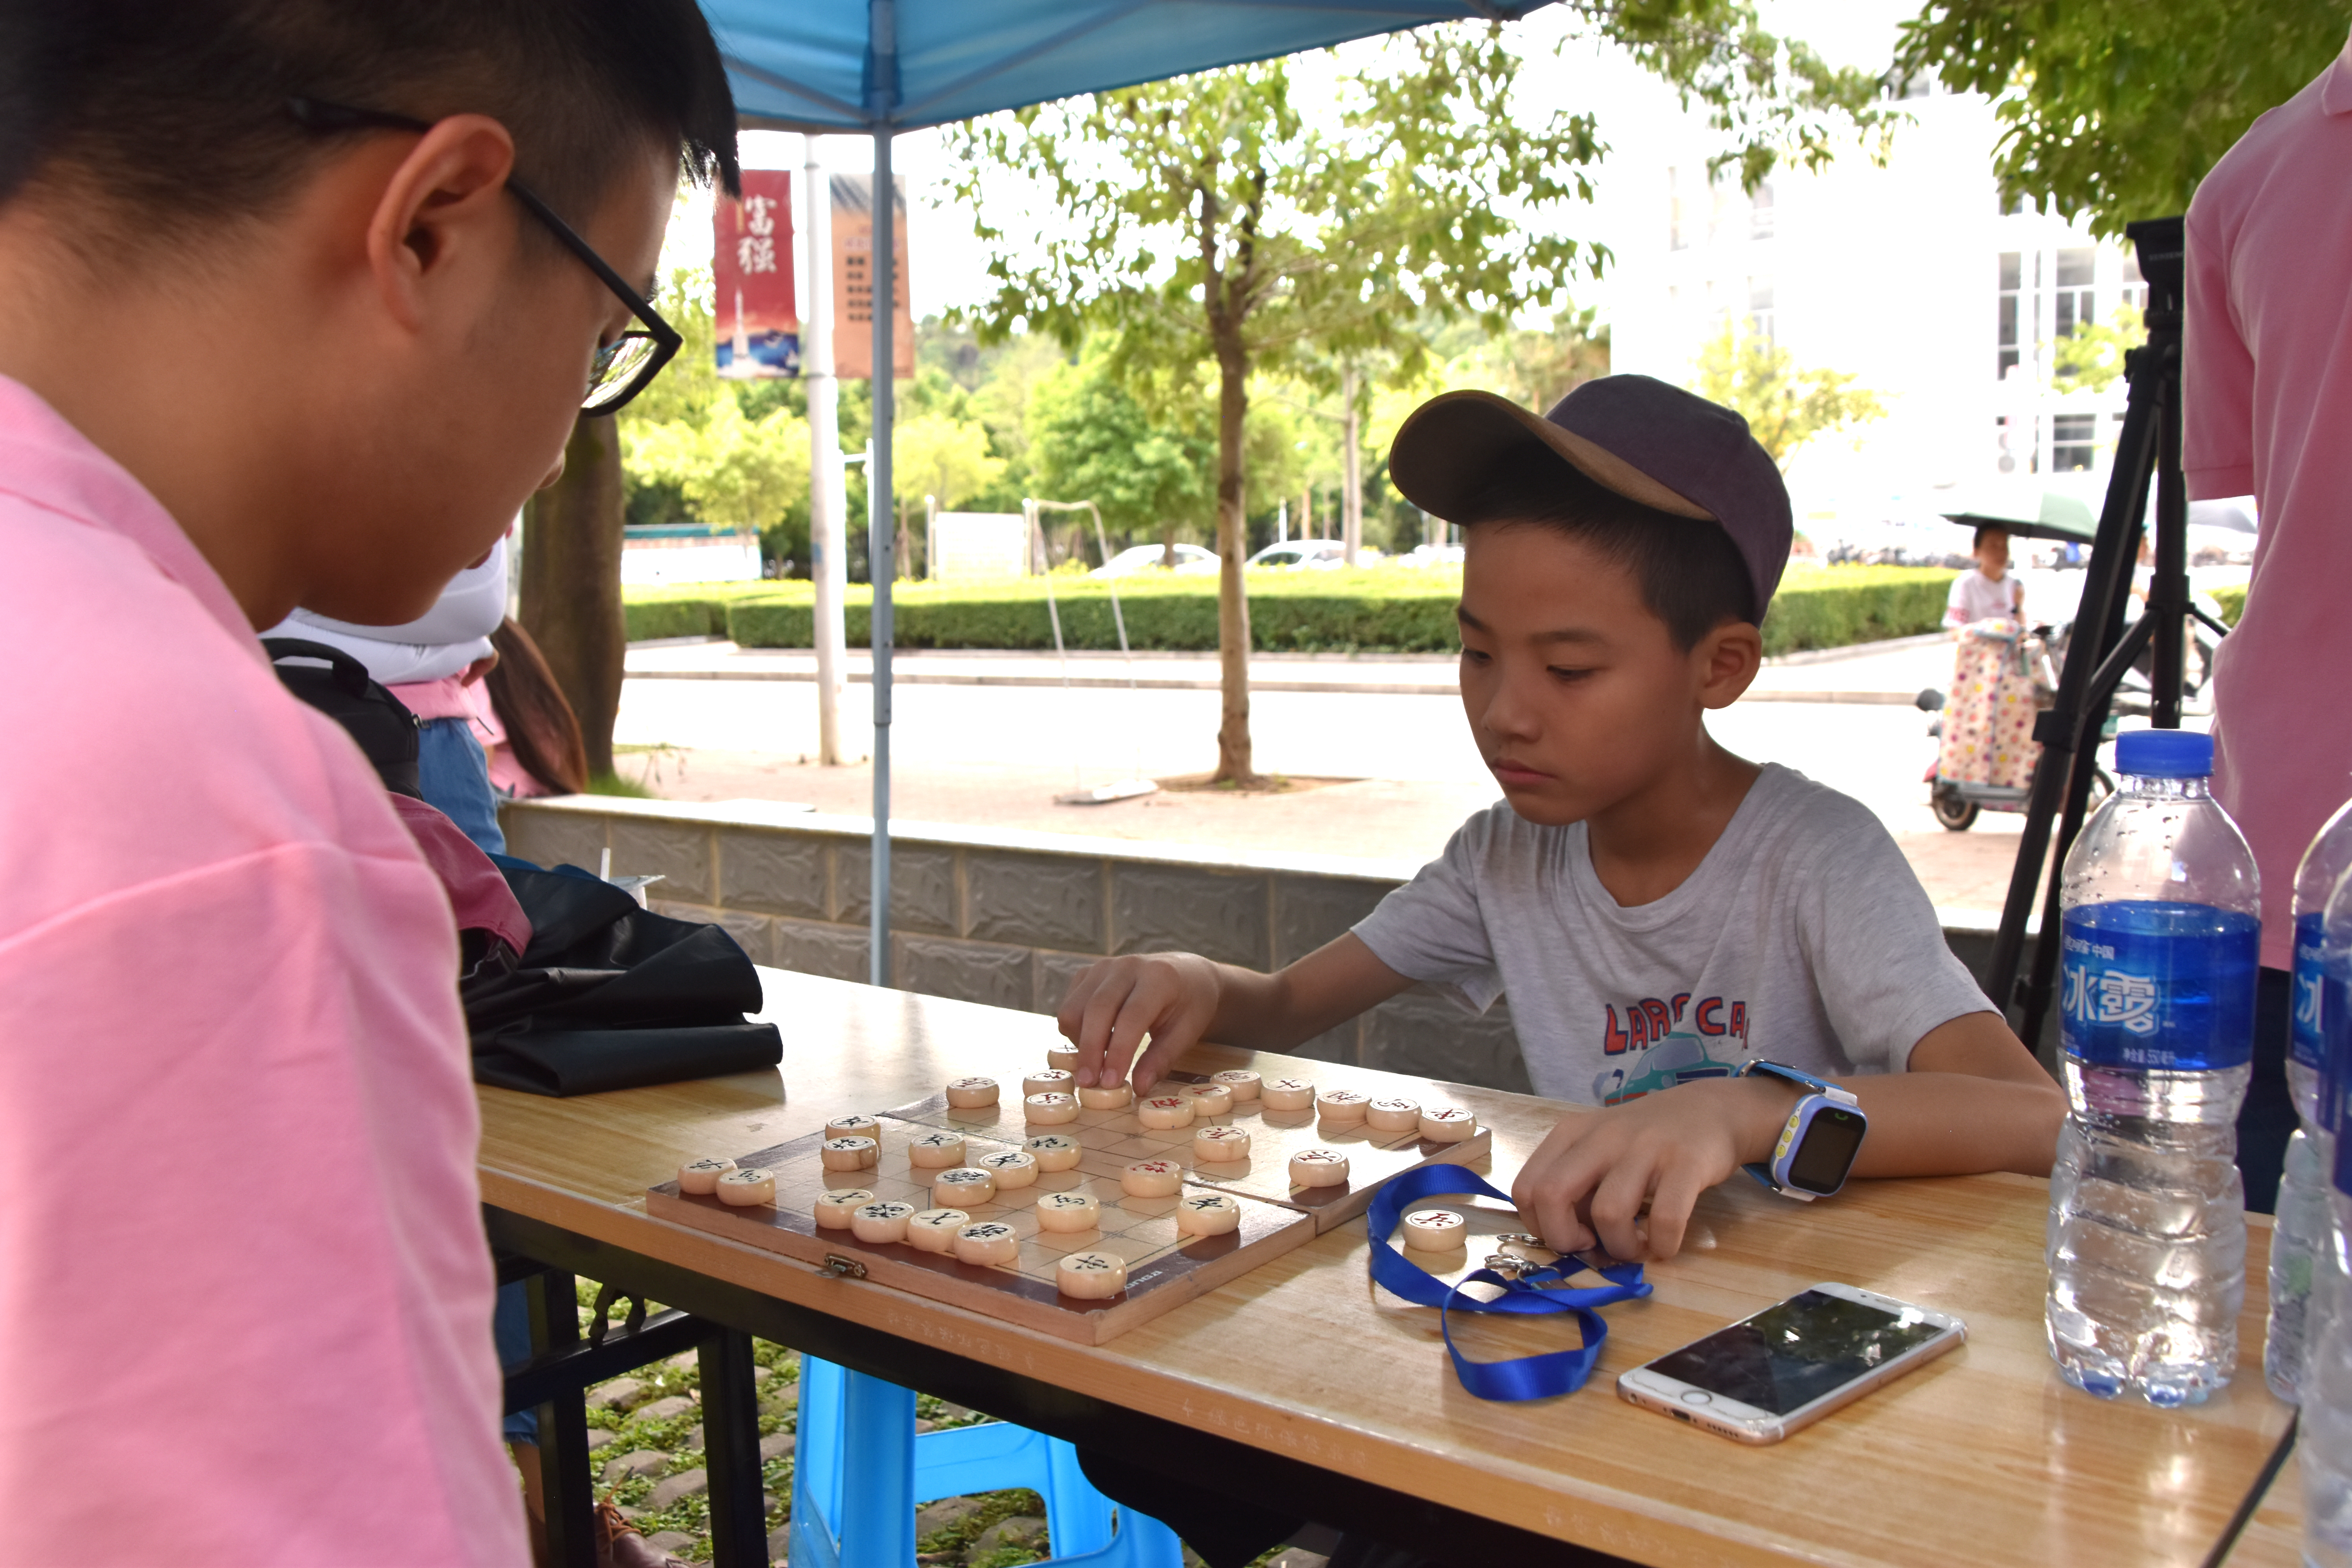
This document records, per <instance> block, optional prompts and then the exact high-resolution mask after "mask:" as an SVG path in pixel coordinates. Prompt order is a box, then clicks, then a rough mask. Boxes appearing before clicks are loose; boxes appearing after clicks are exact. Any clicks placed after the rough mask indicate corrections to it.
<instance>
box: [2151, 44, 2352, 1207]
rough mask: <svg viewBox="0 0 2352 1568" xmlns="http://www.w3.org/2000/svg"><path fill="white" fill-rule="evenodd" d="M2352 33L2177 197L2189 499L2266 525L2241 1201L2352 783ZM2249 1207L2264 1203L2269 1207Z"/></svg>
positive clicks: (2241, 805) (2246, 683) (2258, 578)
mask: <svg viewBox="0 0 2352 1568" xmlns="http://www.w3.org/2000/svg"><path fill="white" fill-rule="evenodd" d="M2347 169H2352V41H2347V44H2346V46H2345V48H2344V51H2343V53H2341V54H2339V55H2338V56H2337V57H2336V59H2335V61H2334V62H2333V63H2332V64H2330V65H2329V66H2328V68H2326V70H2325V71H2322V72H2321V73H2320V75H2319V77H2318V79H2316V80H2315V81H2314V82H2312V83H2311V85H2310V86H2308V87H2306V88H2305V89H2303V90H2302V91H2301V92H2299V93H2297V94H2295V95H2294V98H2292V99H2290V100H2287V101H2286V102H2285V103H2283V104H2281V105H2280V106H2279V107H2278V108H2276V109H2273V110H2270V111H2269V112H2268V113H2266V114H2264V115H2263V117H2262V118H2261V119H2259V120H2257V121H2254V123H2253V124H2252V126H2251V127H2250V128H2249V129H2248V130H2247V132H2246V133H2245V135H2244V136H2243V137H2242V138H2240V139H2239V142H2238V143H2237V145H2236V146H2234V147H2232V148H2231V149H2230V151H2229V152H2228V153H2225V154H2223V156H2222V158H2221V162H2220V163H2217V164H2215V165H2214V166H2213V171H2212V173H2210V174H2207V175H2206V176H2205V178H2204V181H2203V182H2202V183H2201V184H2199V185H2198V187H2197V196H2196V199H2195V200H2194V201H2193V202H2191V203H2190V204H2189V224H2188V240H2189V254H2188V279H2187V289H2186V294H2185V299H2184V304H2185V305H2186V312H2185V320H2184V322H2183V330H2184V333H2185V341H2184V342H2183V345H2182V353H2181V374H2182V413H2183V430H2182V440H2183V447H2184V451H2183V466H2184V467H2185V468H2187V470H2188V477H2189V495H2190V496H2191V497H2193V498H2196V499H2199V500H2205V499H2210V498H2214V497H2221V496H2241V495H2252V496H2253V497H2255V498H2256V500H2257V501H2258V502H2259V507H2258V513H2259V516H2260V519H2261V531H2260V532H2259V533H2258V534H2257V535H2256V536H2255V540H2254V571H2253V580H2252V583H2251V584H2249V586H2248V588H2247V591H2246V603H2245V608H2244V611H2243V612H2242V615H2241V616H2240V617H2239V620H2238V625H2237V626H2236V628H2235V629H2234V630H2232V631H2231V633H2230V635H2229V636H2228V637H2224V638H2223V639H2222V640H2221V648H2220V651H2219V653H2218V655H2217V656H2216V658H2215V659H2214V668H2213V694H2214V695H2213V763H2214V772H2213V793H2214V794H2215V795H2217V796H2218V797H2219V798H2220V799H2221V803H2222V805H2225V806H2227V807H2228V808H2229V811H2230V814H2231V816H2233V817H2235V818H2236V819H2237V822H2238V826H2240V827H2242V828H2243V829H2244V830H2245V835H2246V842H2247V843H2248V844H2249V845H2250V846H2251V847H2252V849H2253V852H2254V862H2255V865H2256V866H2257V867H2258V868H2260V870H2261V872H2262V883H2263V981H2262V987H2261V991H2260V993H2259V1007H2258V1014H2257V1019H2256V1025H2255V1042H2254V1079H2253V1082H2252V1085H2251V1086H2250V1087H2249V1089H2248V1093H2247V1099H2246V1110H2245V1113H2244V1115H2243V1116H2242V1118H2241V1120H2240V1122H2239V1128H2240V1132H2239V1143H2240V1159H2239V1163H2240V1164H2241V1165H2242V1167H2243V1168H2244V1170H2245V1172H2246V1176H2247V1183H2246V1185H2247V1201H2248V1205H2249V1206H2255V1199H2256V1197H2257V1196H2258V1195H2259V1193H2258V1189H2259V1190H2261V1191H2266V1190H2268V1187H2269V1185H2270V1184H2274V1183H2275V1181H2276V1178H2277V1172H2278V1169H2279V1162H2280V1160H2281V1159H2282V1158H2283V1157H2284V1149H2285V1141H2286V1136H2287V1133H2288V1132H2289V1131H2292V1130H2293V1128H2294V1110H2293V1108H2292V1106H2291V1105H2290V1104H2289V1103H2288V1100H2287V1092H2286V1079H2285V1067H2284V1053H2285V1049H2286V1037H2287V1025H2288V1008H2289V1000H2290V994H2291V988H2290V985H2289V982H2288V975H2289V973H2290V972H2291V971H2292V969H2293V967H2294V943H2293V931H2294V922H2293V921H2292V920H2291V918H2290V910H2291V908H2292V904H2293V900H2294V873H2295V867H2296V865H2297V864H2298V862H2300V861H2301V859H2302V858H2303V852H2304V850H2305V847H2307V846H2309V844H2310V843H2311V840H2312V837H2313V836H2314V835H2315V834H2316V833H2317V832H2318V831H2319V827H2320V825H2321V824H2322V823H2324V822H2326V820H2327V818H2328V816H2329V815H2330V814H2331V813H2333V812H2334V811H2335V810H2336V807H2337V806H2338V805H2342V804H2343V803H2344V801H2345V799H2346V798H2347V796H2352V727H2347V726H2346V725H2344V724H2342V723H2340V722H2337V721H2336V720H2335V718H2334V712H2335V710H2336V706H2337V704H2338V703H2339V702H2340V701H2341V700H2342V698H2343V694H2344V692H2345V690H2346V689H2347V687H2352V619H2347V615H2346V591H2347V585H2352V527H2347V518H2346V510H2347V505H2352V436H2347V432H2352V180H2347V177H2346V173H2345V172H2346V170H2347ZM2260 1206H2263V1207H2267V1206H2268V1205H2267V1204H2264V1205H2260Z"/></svg>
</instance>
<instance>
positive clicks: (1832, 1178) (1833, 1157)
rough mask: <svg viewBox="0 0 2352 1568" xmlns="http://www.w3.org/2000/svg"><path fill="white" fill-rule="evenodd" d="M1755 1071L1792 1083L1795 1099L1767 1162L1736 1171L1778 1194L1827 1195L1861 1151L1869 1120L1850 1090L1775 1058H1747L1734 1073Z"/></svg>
mask: <svg viewBox="0 0 2352 1568" xmlns="http://www.w3.org/2000/svg"><path fill="white" fill-rule="evenodd" d="M1759 1074H1760V1075H1761V1076H1763V1077H1765V1078H1777V1079H1780V1081H1781V1082H1783V1083H1786V1084H1790V1085H1792V1086H1793V1087H1794V1088H1795V1089H1797V1091H1798V1094H1799V1099H1798V1100H1797V1107H1796V1109H1795V1110H1791V1111H1790V1112H1789V1123H1788V1125H1787V1126H1785V1127H1783V1128H1781V1129H1780V1142H1779V1143H1777V1144H1776V1145H1774V1146H1773V1150H1772V1158H1771V1160H1770V1161H1769V1163H1764V1164H1758V1165H1742V1166H1741V1167H1740V1169H1741V1170H1743V1171H1746V1172H1747V1173H1748V1174H1749V1175H1751V1176H1753V1177H1755V1178H1756V1179H1757V1180H1758V1181H1759V1182H1760V1183H1762V1184H1764V1185H1765V1186H1768V1187H1769V1188H1771V1189H1772V1190H1773V1191H1774V1192H1776V1193H1779V1194H1780V1195H1781V1196H1782V1197H1789V1198H1796V1199H1798V1200H1800V1201H1801V1202H1804V1203H1811V1202H1812V1201H1813V1200H1814V1199H1815V1198H1825V1197H1828V1196H1829V1195H1830V1194H1832V1193H1834V1192H1836V1191H1837V1190H1838V1189H1839V1188H1840V1187H1843V1186H1844V1185H1845V1178H1846V1173H1847V1172H1849V1171H1851V1170H1853V1159H1854V1156H1855V1155H1857V1154H1859V1153H1861V1152H1862V1139H1863V1134H1864V1133H1866V1132H1868V1131H1870V1118H1868V1117H1867V1116H1864V1114H1863V1113H1862V1106H1861V1103H1860V1102H1859V1101H1857V1100H1855V1099H1854V1097H1853V1090H1851V1089H1840V1088H1839V1087H1838V1086H1837V1085H1836V1084H1833V1083H1832V1082H1830V1081H1829V1080H1828V1079H1818V1078H1815V1077H1814V1076H1813V1075H1812V1074H1811V1073H1809V1072H1799V1071H1798V1070H1797V1069H1796V1068H1792V1067H1783V1066H1781V1065H1780V1063H1779V1062H1761V1061H1759V1062H1748V1063H1747V1064H1745V1065H1744V1066H1742V1067H1741V1068H1740V1069H1739V1071H1738V1074H1737V1075H1736V1076H1738V1077H1740V1078H1747V1077H1749V1076H1751V1075H1759Z"/></svg>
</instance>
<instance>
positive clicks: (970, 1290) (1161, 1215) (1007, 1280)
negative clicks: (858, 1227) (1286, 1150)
mask: <svg viewBox="0 0 2352 1568" xmlns="http://www.w3.org/2000/svg"><path fill="white" fill-rule="evenodd" d="M1013 1088H1014V1089H1019V1088H1020V1080H1019V1079H1018V1078H1016V1079H1014V1080H1013ZM942 1103H944V1101H942ZM877 1121H879V1122H880V1123H881V1125H880V1127H879V1129H878V1137H877V1142H878V1143H879V1144H880V1150H879V1155H878V1161H877V1164H876V1166H875V1167H874V1168H873V1169H870V1170H865V1171H828V1170H826V1169H824V1165H823V1163H822V1162H821V1161H820V1159H819V1157H818V1153H817V1148H818V1145H819V1144H821V1143H823V1142H824V1136H825V1135H824V1133H823V1132H822V1131H819V1132H814V1133H811V1134H810V1135H809V1136H807V1137H805V1138H800V1139H795V1140H794V1141H793V1142H790V1143H784V1144H779V1145H778V1146H776V1147H774V1148H772V1149H762V1150H760V1151H758V1152H754V1153H750V1154H742V1155H737V1156H733V1158H734V1159H735V1163H737V1164H738V1165H740V1166H753V1165H757V1166H759V1167H761V1168H762V1169H764V1170H769V1171H772V1172H774V1173H775V1177H776V1201H775V1205H774V1206H773V1207H767V1206H760V1207H752V1208H730V1207H728V1206H727V1205H723V1204H721V1203H720V1202H719V1200H718V1199H717V1198H715V1197H702V1196H698V1195H694V1194H682V1193H680V1192H679V1191H678V1190H677V1183H675V1182H666V1183H664V1184H661V1185H660V1186H657V1187H655V1188H653V1189H652V1190H651V1191H650V1192H648V1193H647V1194H646V1213H647V1214H650V1215H656V1216H658V1217H660V1218H663V1219H669V1220H675V1221H677V1222H678V1223H679V1224H681V1225H690V1226H694V1227H695V1228H697V1229H698V1230H707V1231H709V1232H711V1233H713V1234H714V1235H718V1236H723V1237H728V1238H729V1239H730V1240H733V1241H740V1242H744V1243H747V1244H748V1245H750V1246H752V1247H764V1248H766V1249H767V1250H769V1251H771V1252H781V1253H783V1254H785V1255H786V1256H788V1257H792V1258H800V1259H802V1260H803V1261H804V1262H808V1263H814V1264H819V1265H824V1264H826V1263H828V1262H830V1261H832V1260H833V1259H834V1258H843V1259H845V1260H848V1261H849V1262H851V1263H854V1264H856V1265H857V1266H858V1267H860V1268H863V1269H864V1270H865V1278H866V1279H872V1280H874V1281H876V1282H877V1283H880V1284H885V1285H890V1286H894V1287H896V1288H898V1289H905V1290H911V1291H913V1292H915V1293H916V1294H918V1295H921V1296H925V1297H929V1298H931V1299H933V1300H940V1301H947V1302H950V1303H952V1304H953V1305H956V1306H960V1307H967V1308H970V1309H971V1310H974V1311H978V1312H984V1313H986V1314H988V1315H989V1316H991V1317H995V1318H1002V1319H1004V1320H1006V1321H1011V1322H1016V1323H1020V1324H1023V1325H1024V1326H1026V1327H1029V1328H1033V1329H1038V1330H1041V1331H1045V1332H1046V1333H1049V1334H1054V1335H1056V1336H1058V1337H1060V1338H1062V1339H1068V1340H1076V1341H1078V1342H1081V1343H1084V1344H1101V1343H1102V1342H1105V1341H1107V1340H1109V1339H1111V1338H1112V1337H1114V1336H1115V1335H1118V1334H1120V1333H1123V1332H1125V1331H1127V1330H1129V1329H1130V1328H1133V1327H1134V1326H1135V1325H1136V1324H1138V1323H1140V1322H1144V1321H1148V1320H1150V1319H1152V1318H1156V1317H1158V1316H1159V1315H1160V1313H1162V1312H1164V1311H1167V1310H1169V1309H1170V1308H1171V1307H1176V1306H1180V1305H1181V1304H1182V1303H1184V1302H1186V1301H1189V1300H1192V1298H1193V1297H1195V1296H1198V1295H1200V1294H1201V1293H1202V1291H1205V1290H1210V1289H1214V1288H1215V1287H1217V1286H1219V1285H1222V1284H1223V1283H1224V1282H1225V1281H1226V1280H1228V1279H1233V1278H1234V1277H1235V1276H1236V1275H1239V1274H1241V1273H1243V1272H1244V1271H1245V1270H1247V1269H1249V1268H1254V1267H1255V1266H1256V1265H1257V1264H1259V1263H1262V1262H1264V1261H1265V1259H1267V1258H1273V1257H1276V1256H1278V1255H1280V1254H1282V1253H1285V1252H1287V1251H1289V1250H1290V1249H1291V1248H1292V1247H1297V1246H1300V1245H1302V1244H1303V1243H1305V1242H1307V1241H1308V1240H1309V1239H1311V1238H1312V1237H1314V1235H1315V1233H1316V1230H1315V1225H1314V1223H1313V1222H1312V1221H1311V1220H1310V1219H1309V1218H1308V1217H1307V1215H1304V1214H1302V1213H1300V1212H1299V1211H1298V1210H1297V1209H1295V1208H1291V1207H1287V1206H1285V1205H1278V1204H1271V1203H1264V1202H1259V1201H1255V1199H1253V1198H1251V1197H1248V1196H1242V1198H1241V1205H1242V1220H1241V1225H1240V1226H1239V1228H1237V1229H1235V1230H1233V1231H1229V1232H1227V1233H1226V1234H1225V1235H1223V1236H1213V1237H1181V1236H1179V1235H1178V1234H1177V1231H1176V1205H1178V1203H1179V1202H1180V1201H1181V1196H1182V1194H1181V1192H1180V1193H1179V1194H1178V1195H1177V1196H1175V1197H1165V1198H1138V1197H1129V1195H1128V1194H1126V1193H1125V1192H1124V1191H1122V1190H1121V1189H1120V1186H1119V1182H1118V1173H1119V1172H1120V1171H1121V1170H1122V1169H1124V1168H1125V1167H1126V1166H1127V1165H1128V1164H1129V1163H1130V1162H1131V1161H1133V1160H1139V1159H1141V1158H1143V1157H1144V1156H1143V1155H1141V1154H1133V1155H1129V1156H1126V1157H1124V1158H1120V1157H1115V1156H1109V1155H1106V1154H1104V1153H1102V1152H1097V1151H1096V1150H1095V1149H1093V1148H1089V1149H1088V1150H1087V1152H1086V1154H1084V1155H1083V1156H1081V1158H1080V1161H1079V1163H1078V1165H1077V1166H1076V1168H1074V1169H1072V1170H1067V1171H1040V1172H1039V1173H1037V1180H1036V1183H1035V1184H1034V1185H1032V1186H1027V1187H1016V1188H1013V1189H1010V1190H1003V1191H999V1192H998V1193H997V1194H996V1196H995V1198H994V1199H993V1200H992V1202H989V1203H985V1204H965V1205H956V1206H958V1207H961V1208H963V1209H965V1210H966V1212H968V1213H969V1214H971V1216H972V1218H973V1219H975V1220H1002V1221H1003V1222H1004V1223H1005V1224H1007V1225H1010V1226H1013V1229H1014V1230H1015V1231H1017V1232H1018V1233H1019V1234H1020V1237H1021V1251H1020V1256H1019V1258H1017V1259H1016V1260H1015V1261H1014V1262H1013V1263H1010V1264H1004V1265H1000V1266H996V1267H982V1266H980V1265H975V1264H969V1263H961V1262H959V1261H957V1259H956V1258H955V1257H954V1255H953V1254H951V1253H947V1254H942V1253H934V1252H922V1251H919V1250H918V1249H916V1248H915V1247H909V1246H908V1245H906V1244H905V1243H903V1242H884V1243H872V1242H863V1241H859V1240H858V1239H857V1238H856V1237H854V1236H852V1235H851V1234H850V1233H849V1232H848V1231H847V1230H835V1229H831V1228H827V1227H824V1226H819V1225H818V1224H817V1223H816V1221H815V1218H814V1214H813V1212H812V1211H813V1208H814V1203H815V1200H816V1197H817V1195H818V1194H821V1193H824V1192H826V1191H830V1190H835V1189H839V1188H845V1187H865V1188H867V1189H869V1190H871V1191H872V1192H873V1194H874V1196H875V1201H877V1202H887V1203H909V1204H913V1205H915V1206H916V1207H917V1208H919V1209H927V1208H930V1207H932V1206H934V1205H933V1204H932V1201H931V1189H930V1184H929V1178H930V1177H931V1176H932V1175H935V1174H936V1173H935V1172H930V1171H918V1170H915V1169H914V1168H913V1167H912V1166H911V1165H910V1164H909V1163H908V1158H907V1144H908V1140H909V1139H912V1138H917V1137H919V1136H921V1135H922V1134H924V1133H926V1132H929V1131H932V1130H933V1129H932V1127H931V1126H929V1125H927V1124H924V1123H921V1122H918V1121H910V1120H907V1119H903V1118H901V1117H898V1116H896V1115H890V1114H885V1115H883V1116H881V1117H879V1118H877ZM959 1131H964V1132H965V1134H966V1142H965V1149H964V1163H966V1164H970V1163H972V1162H973V1161H976V1160H978V1159H980V1158H981V1157H982V1155H984V1154H990V1153H993V1152H996V1151H998V1150H1000V1149H1017V1148H1019V1147H1020V1146H1021V1142H1022V1140H1021V1137H1020V1136H1018V1135H1017V1134H1018V1123H1017V1121H1016V1123H1015V1132H1016V1135H1015V1136H1013V1137H1012V1138H1009V1139H1008V1138H992V1137H988V1136H984V1135H982V1133H981V1132H980V1131H977V1130H974V1129H966V1128H962V1127H961V1126H960V1127H959ZM1039 1131H1048V1130H1047V1129H1040V1130H1039ZM1050 1131H1077V1129H1076V1127H1066V1128H1057V1129H1051V1130H1050ZM1188 1136H1189V1135H1188ZM1186 1148H1187V1152H1189V1151H1190V1144H1189V1142H1188V1143H1187V1145H1186ZM1192 1190H1193V1191H1195V1192H1197V1191H1198V1190H1199V1189H1198V1188H1194V1189H1192ZM1066 1192H1084V1193H1092V1194H1094V1196H1095V1198H1096V1201H1097V1202H1098V1203H1099V1204H1100V1205H1102V1218H1101V1223H1100V1226H1099V1227H1098V1228H1097V1229H1095V1230H1088V1231H1077V1232H1051V1231H1045V1230H1041V1229H1039V1228H1038V1225H1037V1217H1036V1215H1035V1213H1034V1208H1035V1205H1036V1202H1037V1199H1038V1198H1039V1197H1041V1196H1043V1195H1044V1194H1047V1193H1066ZM1072 1252H1109V1253H1115V1254H1117V1255H1118V1256H1119V1257H1120V1258H1125V1259H1126V1260H1127V1289H1126V1290H1125V1291H1124V1292H1123V1293H1121V1294H1120V1295H1118V1296H1116V1297H1113V1298H1111V1299H1110V1300H1107V1301H1081V1300H1073V1299H1072V1298H1070V1297H1067V1296H1065V1295H1063V1294H1062V1293H1061V1291H1060V1289H1058V1288H1057V1287H1056V1285H1055V1266H1056V1265H1057V1264H1058V1263H1059V1262H1060V1260H1061V1258H1063V1257H1064V1256H1065V1255H1066V1254H1068V1253H1072Z"/></svg>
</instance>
